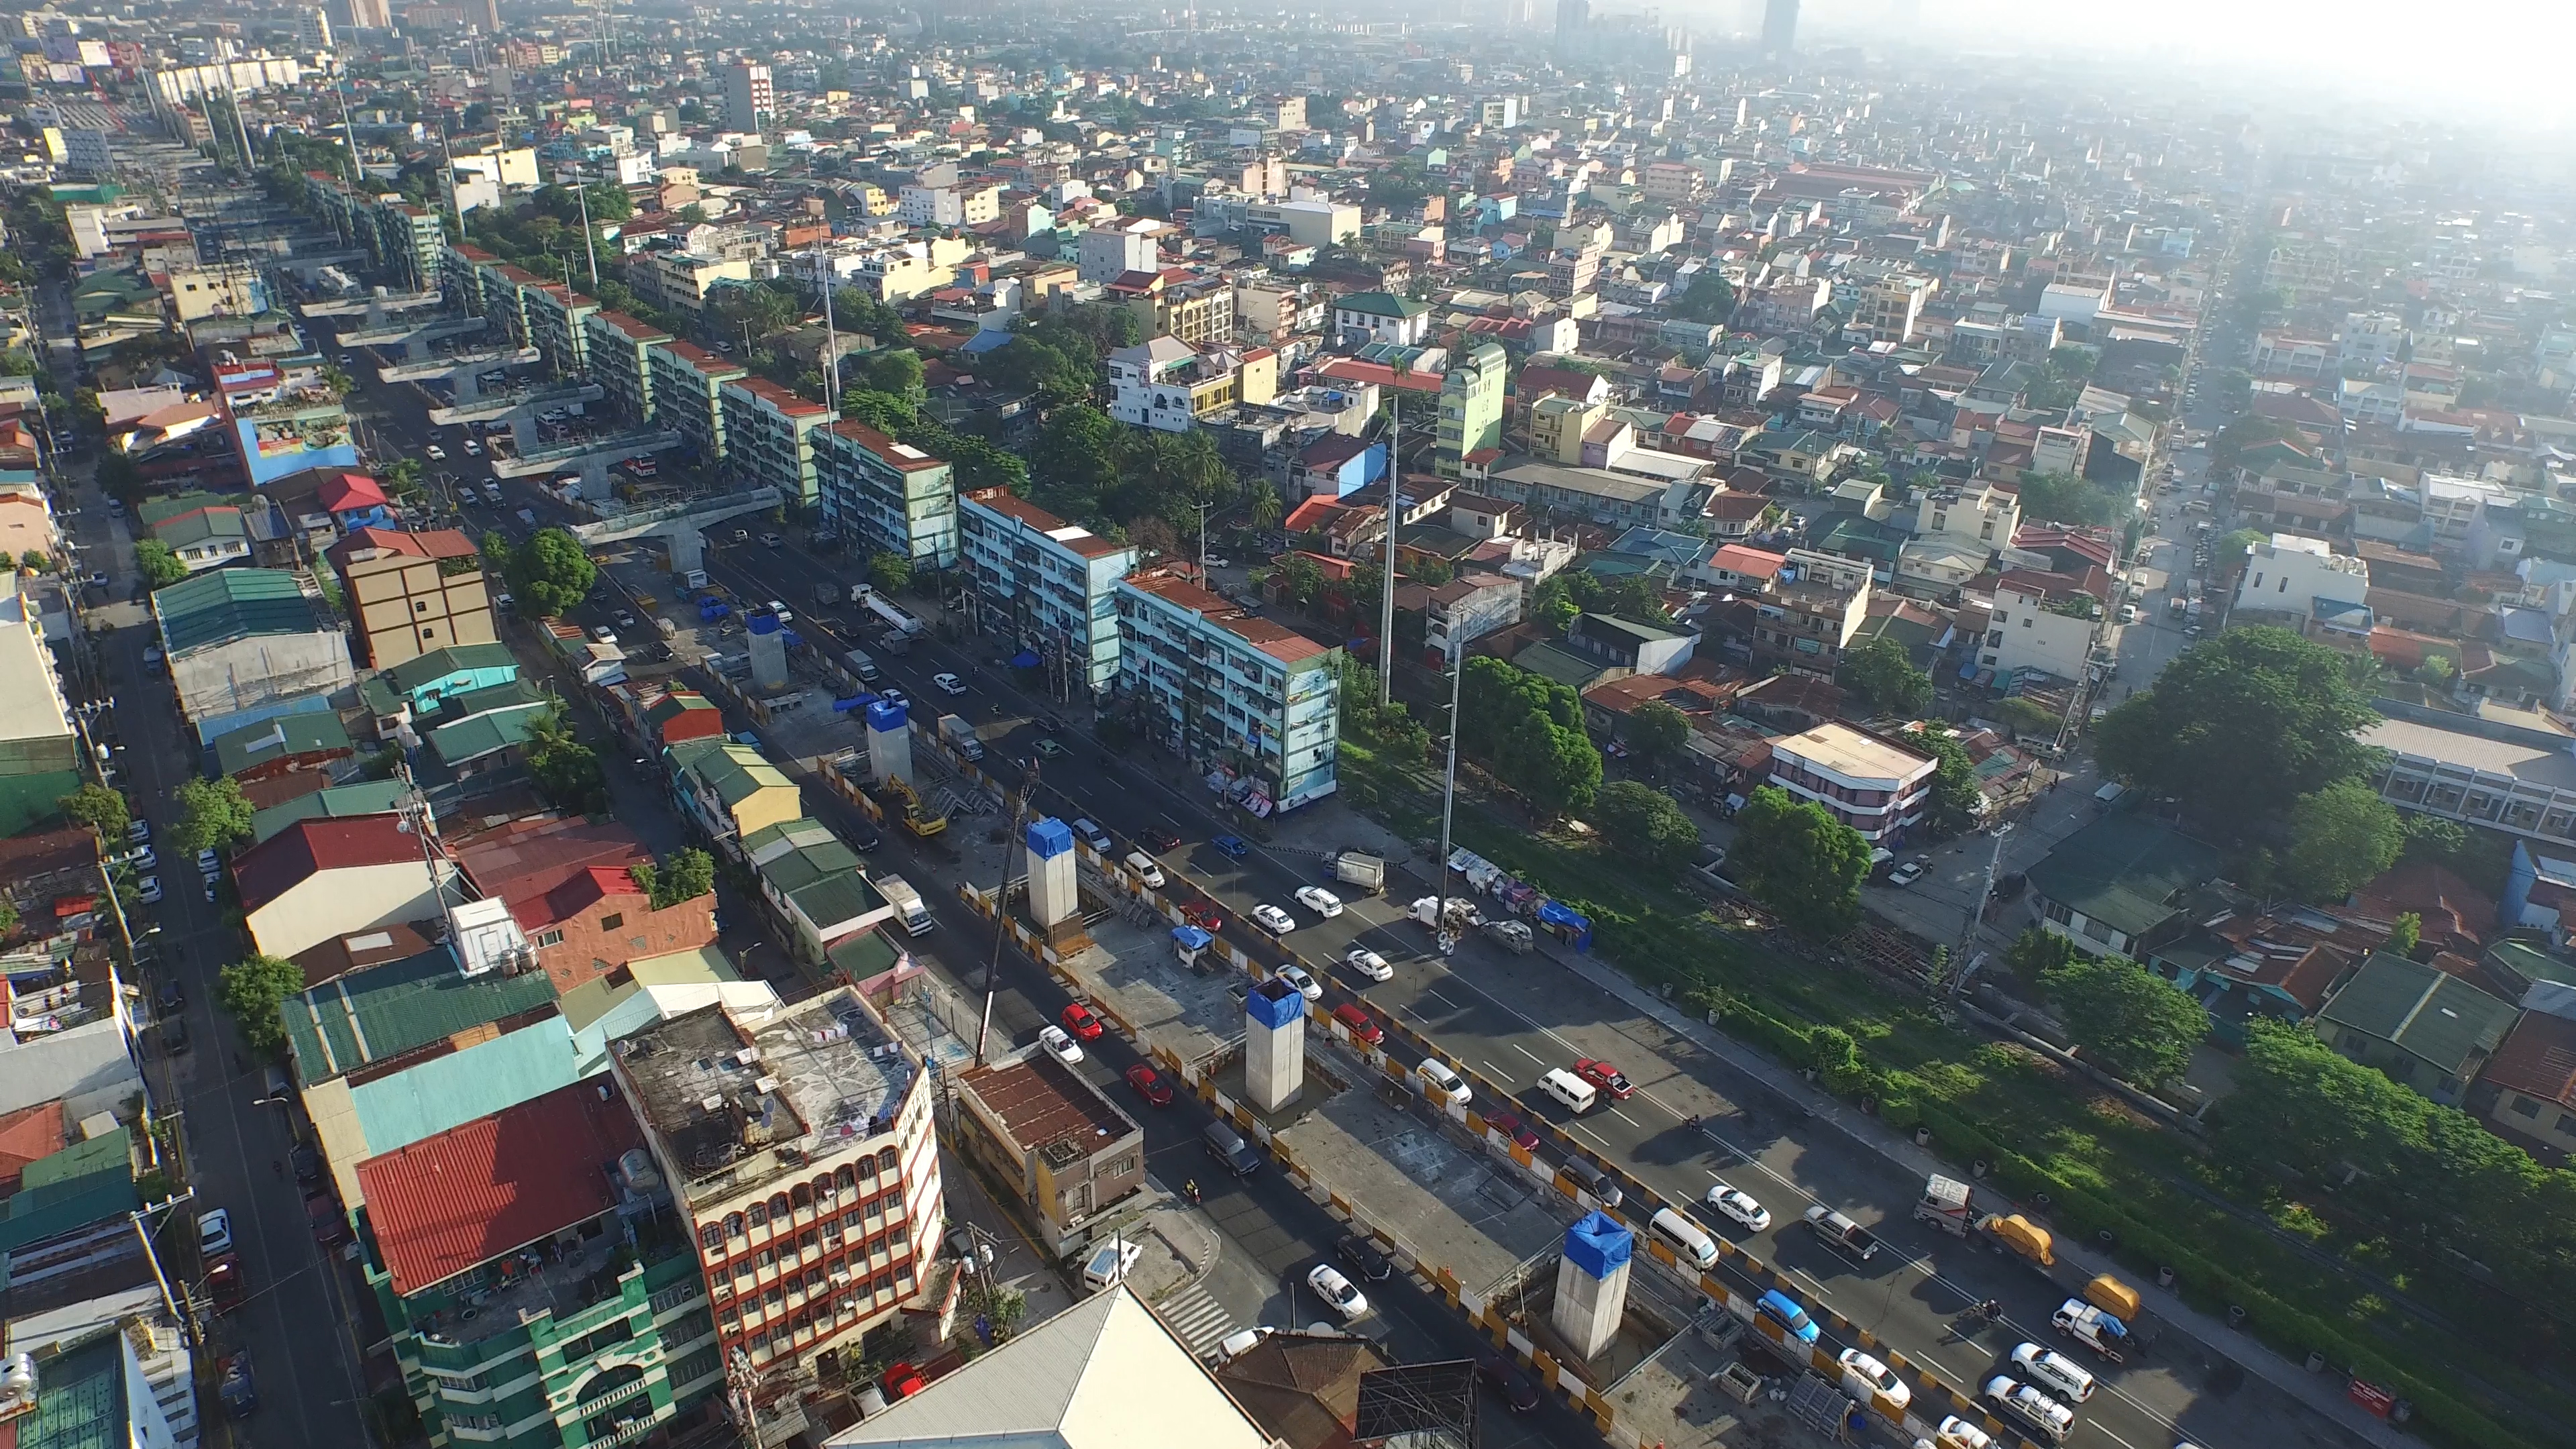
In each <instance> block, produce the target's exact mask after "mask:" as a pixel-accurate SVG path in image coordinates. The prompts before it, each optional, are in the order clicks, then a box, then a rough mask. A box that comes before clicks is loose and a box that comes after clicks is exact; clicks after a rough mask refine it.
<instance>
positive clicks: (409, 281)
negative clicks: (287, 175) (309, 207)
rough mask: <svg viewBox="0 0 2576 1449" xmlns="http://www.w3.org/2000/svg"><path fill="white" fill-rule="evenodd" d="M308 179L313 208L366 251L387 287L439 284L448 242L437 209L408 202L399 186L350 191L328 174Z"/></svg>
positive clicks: (420, 288)
mask: <svg viewBox="0 0 2576 1449" xmlns="http://www.w3.org/2000/svg"><path fill="white" fill-rule="evenodd" d="M310 180H311V182H312V196H313V201H314V205H315V206H316V208H317V209H319V210H320V211H321V213H322V215H323V217H324V218H325V219H326V220H328V221H329V222H330V223H331V225H332V226H333V227H334V228H336V229H337V230H338V231H339V233H340V234H341V235H342V236H344V237H347V238H348V239H349V240H350V242H351V243H353V244H355V245H356V246H358V247H360V248H362V249H364V250H365V252H366V253H367V261H368V264H369V265H370V266H371V267H372V268H373V269H374V271H375V273H376V275H377V276H379V277H382V278H383V279H384V280H385V284H386V285H387V286H389V287H393V288H396V289H398V290H402V291H411V292H421V291H427V290H429V289H431V288H434V287H436V286H437V285H438V281H439V270H440V262H441V260H442V257H443V254H444V251H445V248H446V246H447V229H446V227H445V225H444V224H443V223H442V221H441V218H440V216H439V213H437V212H435V211H431V210H427V209H425V208H422V207H418V206H414V205H412V204H411V202H410V201H408V200H406V199H405V198H404V197H403V195H402V193H400V192H397V191H384V192H378V191H353V190H351V189H350V188H349V186H348V185H347V183H345V182H341V181H335V180H333V179H331V178H330V177H327V176H312V177H310Z"/></svg>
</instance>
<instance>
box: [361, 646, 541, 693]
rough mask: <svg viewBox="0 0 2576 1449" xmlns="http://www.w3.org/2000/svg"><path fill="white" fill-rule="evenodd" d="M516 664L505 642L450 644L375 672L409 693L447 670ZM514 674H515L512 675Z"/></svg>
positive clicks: (513, 667)
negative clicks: (381, 671)
mask: <svg viewBox="0 0 2576 1449" xmlns="http://www.w3.org/2000/svg"><path fill="white" fill-rule="evenodd" d="M505 668H506V669H511V670H514V671H515V670H516V669H517V668H518V656H516V655H514V654H512V653H511V652H510V646H509V645H507V644H450V645H448V646H447V647H446V648H444V649H432V650H431V651H429V652H428V653H426V654H423V655H421V656H420V657H419V658H417V659H406V660H404V661H403V662H402V663H400V664H397V665H395V666H394V667H393V668H391V669H388V670H385V671H384V672H383V673H381V674H379V675H377V676H376V678H377V679H379V680H382V681H383V682H384V683H385V684H387V685H389V686H391V687H392V688H393V689H394V690H395V691H396V692H397V693H400V694H409V693H411V692H412V691H414V690H416V689H418V688H420V687H421V686H422V685H425V684H436V683H437V682H438V681H440V680H442V679H445V678H446V677H447V676H449V675H451V674H466V673H471V672H473V671H476V670H482V669H505ZM514 677H515V675H514Z"/></svg>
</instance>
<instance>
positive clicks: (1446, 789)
mask: <svg viewBox="0 0 2576 1449" xmlns="http://www.w3.org/2000/svg"><path fill="white" fill-rule="evenodd" d="M1451 628H1452V630H1453V631H1454V630H1455V628H1456V626H1455V624H1452V626H1451ZM1466 664H1467V649H1466V645H1465V644H1464V643H1463V642H1462V641H1461V640H1460V639H1459V638H1458V636H1457V635H1456V633H1455V632H1452V633H1451V634H1450V636H1449V765H1448V768H1447V769H1446V770H1445V771H1444V772H1443V773H1442V776H1441V781H1440V859H1439V860H1438V862H1436V863H1435V864H1434V865H1433V867H1432V868H1433V869H1435V870H1437V871H1439V872H1440V890H1439V897H1440V905H1439V908H1438V909H1437V910H1436V911H1434V912H1433V913H1432V926H1431V929H1432V930H1433V931H1435V932H1437V933H1438V934H1439V937H1440V939H1441V940H1443V941H1446V940H1448V939H1449V848H1450V847H1449V823H1450V820H1451V818H1452V817H1453V816H1454V814H1455V813H1456V809H1457V804H1458V698H1459V695H1460V693H1461V691H1462V688H1463V686H1464V684H1465V681H1466V678H1467V669H1466Z"/></svg>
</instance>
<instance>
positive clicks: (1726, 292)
mask: <svg viewBox="0 0 2576 1449" xmlns="http://www.w3.org/2000/svg"><path fill="white" fill-rule="evenodd" d="M1673 310H1674V311H1675V312H1677V313H1678V314H1679V315H1681V316H1683V317H1686V318H1688V319H1690V320H1691V321H1693V322H1716V323H1723V322H1724V321H1726V319H1727V318H1729V317H1732V316H1734V315H1735V288H1734V287H1733V286H1731V285H1729V284H1728V282H1727V280H1726V278H1724V277H1721V276H1719V275H1718V274H1717V268H1715V267H1702V268H1700V269H1699V274H1698V275H1697V276H1694V277H1692V278H1691V283H1690V285H1689V286H1688V287H1686V288H1684V289H1683V291H1682V299H1681V302H1680V304H1679V305H1678V306H1676V307H1675V308H1674V309H1673Z"/></svg>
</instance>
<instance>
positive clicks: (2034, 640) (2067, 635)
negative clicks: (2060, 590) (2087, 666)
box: [1977, 582, 2096, 680]
mask: <svg viewBox="0 0 2576 1449" xmlns="http://www.w3.org/2000/svg"><path fill="white" fill-rule="evenodd" d="M2047 601H2048V599H2047V595H2045V594H2043V593H2040V592H2038V591H2037V590H2027V591H2026V590H2024V589H2022V588H2020V587H2017V586H2015V585H2013V584H2011V583H2009V582H2007V583H2005V584H2002V585H1999V586H1998V587H1997V588H1996V589H1995V607H1994V612H1993V614H1992V615H1991V616H1990V617H1989V618H1988V620H1987V628H1986V643H1985V647H1984V648H1983V649H1981V650H1979V651H1978V654H1977V662H1978V663H1979V664H1980V665H1983V666H1984V667H1986V668H1988V669H1992V670H1995V671H1996V672H1997V673H1999V674H2010V673H2012V672H2013V671H2015V670H2018V669H2036V670H2038V671H2039V672H2041V673H2042V674H2046V675H2048V676H2050V677H2051V678H2055V679H2069V680H2073V679H2082V678H2083V677H2084V663H2085V659H2086V656H2087V654H2088V653H2089V651H2090V650H2091V649H2092V647H2093V630H2094V628H2095V627H2096V621H2095V620H2092V619H2079V618H2076V617H2074V616H2073V615H2070V614H2059V613H2054V612H2052V611H2050V610H2049V609H2046V608H2044V607H2042V606H2043V605H2044V604H2046V603H2047Z"/></svg>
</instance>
